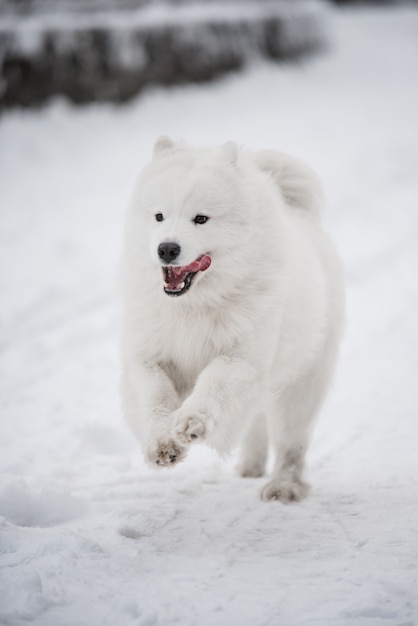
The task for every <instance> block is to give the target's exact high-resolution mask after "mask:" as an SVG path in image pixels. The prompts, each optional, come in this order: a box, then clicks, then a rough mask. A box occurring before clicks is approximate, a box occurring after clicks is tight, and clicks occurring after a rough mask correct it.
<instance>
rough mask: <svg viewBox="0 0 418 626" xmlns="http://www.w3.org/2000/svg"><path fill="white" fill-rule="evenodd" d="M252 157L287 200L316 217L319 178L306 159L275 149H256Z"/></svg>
mask: <svg viewBox="0 0 418 626" xmlns="http://www.w3.org/2000/svg"><path fill="white" fill-rule="evenodd" d="M255 160H256V163H257V165H258V167H259V168H260V169H261V170H262V171H263V172H268V173H269V174H270V175H271V176H272V178H273V180H274V182H275V183H276V185H277V186H278V187H279V189H280V190H281V192H282V194H283V196H284V199H285V201H286V203H287V204H288V205H289V206H290V207H293V208H296V209H302V210H304V211H306V212H307V213H309V214H310V215H312V216H315V217H319V215H320V212H321V207H322V205H323V203H324V195H323V191H322V186H321V183H320V180H319V178H318V177H317V175H316V174H315V172H313V171H312V170H311V169H310V168H309V167H308V166H307V165H305V163H302V162H301V161H299V160H298V159H295V158H294V157H291V156H289V155H288V154H284V153H283V152H277V151H275V150H260V151H258V152H255Z"/></svg>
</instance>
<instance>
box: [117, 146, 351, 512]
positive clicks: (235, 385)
mask: <svg viewBox="0 0 418 626" xmlns="http://www.w3.org/2000/svg"><path fill="white" fill-rule="evenodd" d="M321 202H322V195H321V189H320V184H319V183H318V181H317V178H316V176H315V175H314V174H313V173H312V172H311V170H310V169H309V168H307V166H305V165H304V164H302V163H300V162H299V161H297V160H295V159H293V158H291V157H289V156H287V155H285V154H282V153H279V152H274V151H259V152H253V151H250V150H247V149H243V148H238V146H236V145H235V144H233V143H232V142H228V143H227V144H225V146H223V147H221V148H217V149H205V150H197V149H193V148H191V147H189V146H187V145H186V144H184V143H175V142H173V141H172V140H170V139H169V138H160V139H159V140H158V141H157V143H156V146H155V149H154V156H153V160H152V161H151V163H150V164H149V165H148V166H147V167H146V168H145V169H144V170H143V172H142V173H141V174H140V176H139V178H138V181H137V184H136V187H135V190H134V194H133V198H132V202H131V205H130V207H129V211H128V215H127V221H126V229H125V251H124V258H123V265H122V267H123V297H124V323H123V333H122V364H123V381H122V391H123V400H124V407H125V413H126V417H127V419H128V421H129V423H130V425H131V427H132V429H133V431H134V432H135V434H136V435H137V436H138V438H139V440H140V442H141V445H142V447H143V450H144V454H145V458H146V459H147V461H149V462H150V463H153V464H156V463H158V464H159V465H160V466H171V465H173V464H174V463H176V462H178V461H179V460H181V459H182V458H183V457H184V456H185V455H186V454H187V450H188V446H189V445H190V444H191V443H192V442H193V441H195V440H196V439H198V440H202V441H204V442H206V443H207V444H208V445H210V446H212V447H213V448H215V449H216V450H217V451H218V452H219V453H221V454H224V453H227V452H228V451H229V450H230V449H231V448H232V447H233V446H234V445H236V444H237V443H238V442H240V441H241V442H242V448H241V458H240V472H241V474H242V475H243V476H260V475H262V474H263V472H264V467H265V461H266V457H267V447H268V442H270V444H271V445H272V447H273V449H274V452H275V459H276V460H275V467H274V473H273V477H272V480H271V481H270V482H269V483H268V484H267V485H266V487H265V488H264V489H263V491H262V497H263V498H264V499H278V500H282V501H283V502H287V501H290V500H299V499H300V498H302V497H303V496H304V495H305V494H306V493H307V485H306V483H305V482H304V480H303V465H304V457H305V453H306V450H307V446H308V442H309V437H310V432H311V428H312V425H313V420H314V417H315V415H316V414H317V412H318V410H319V408H320V406H321V403H322V401H323V399H324V396H325V393H326V390H327V388H328V386H329V382H330V379H331V376H332V373H333V370H334V366H335V361H336V356H337V350H338V343H339V339H340V335H341V330H342V318H343V280H342V272H341V267H340V263H339V260H338V257H337V255H336V253H335V251H334V247H333V245H332V244H331V242H330V240H329V238H328V237H327V235H326V234H325V233H324V231H323V230H322V228H321V224H320V206H321ZM157 213H162V214H163V215H164V218H165V219H164V221H162V222H157V221H156V220H155V214H157ZM196 214H205V215H208V216H209V217H210V219H209V221H208V222H207V223H206V224H200V225H197V224H195V223H193V218H194V216H195V215H196ZM166 241H175V242H177V243H178V244H180V245H181V255H180V257H179V259H178V261H179V264H180V265H188V264H189V263H191V262H193V261H194V260H195V259H196V258H198V257H199V256H201V255H202V254H205V253H209V254H210V256H211V258H212V265H211V267H210V268H209V269H208V270H206V271H205V272H199V274H198V275H197V276H196V277H195V280H194V282H193V284H192V286H191V288H190V290H189V291H188V292H187V293H185V294H184V295H181V296H179V297H177V298H173V297H170V296H169V295H167V294H165V293H164V291H163V281H162V275H161V264H160V261H159V258H158V254H157V248H158V245H159V244H160V243H162V242H166Z"/></svg>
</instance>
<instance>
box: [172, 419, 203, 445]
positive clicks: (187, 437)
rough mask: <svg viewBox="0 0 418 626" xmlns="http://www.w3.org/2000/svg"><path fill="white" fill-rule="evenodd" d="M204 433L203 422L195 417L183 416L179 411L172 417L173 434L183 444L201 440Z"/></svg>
mask: <svg viewBox="0 0 418 626" xmlns="http://www.w3.org/2000/svg"><path fill="white" fill-rule="evenodd" d="M205 433H206V426H205V423H204V420H203V419H202V418H201V417H198V416H196V415H187V414H186V415H185V414H183V413H182V412H181V411H178V412H176V414H175V415H174V434H175V437H176V438H177V439H178V440H179V441H181V442H182V443H183V444H186V445H187V444H189V443H192V442H193V441H197V440H199V439H203V438H204V436H205Z"/></svg>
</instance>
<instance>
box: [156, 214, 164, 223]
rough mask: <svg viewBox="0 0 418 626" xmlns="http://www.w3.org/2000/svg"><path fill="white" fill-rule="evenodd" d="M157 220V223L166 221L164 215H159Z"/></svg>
mask: <svg viewBox="0 0 418 626" xmlns="http://www.w3.org/2000/svg"><path fill="white" fill-rule="evenodd" d="M155 219H156V220H157V222H162V221H163V220H164V215H163V214H162V213H157V214H156V216H155Z"/></svg>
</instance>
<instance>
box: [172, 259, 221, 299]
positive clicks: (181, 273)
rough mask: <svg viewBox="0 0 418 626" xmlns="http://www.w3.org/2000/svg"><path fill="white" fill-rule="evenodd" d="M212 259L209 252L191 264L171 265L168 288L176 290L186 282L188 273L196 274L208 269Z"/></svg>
mask: <svg viewBox="0 0 418 626" xmlns="http://www.w3.org/2000/svg"><path fill="white" fill-rule="evenodd" d="M211 263H212V259H211V258H210V256H209V255H208V254H205V255H203V256H202V257H201V258H200V259H196V261H193V263H190V265H183V267H176V266H173V267H171V268H170V269H171V276H170V278H171V280H170V282H169V283H168V285H167V289H170V290H171V291H175V290H176V289H178V288H179V286H180V285H181V284H182V283H183V282H184V280H185V278H186V276H187V274H195V273H196V272H199V271H201V272H204V271H205V270H207V269H208V267H209V266H210V264H211Z"/></svg>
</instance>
